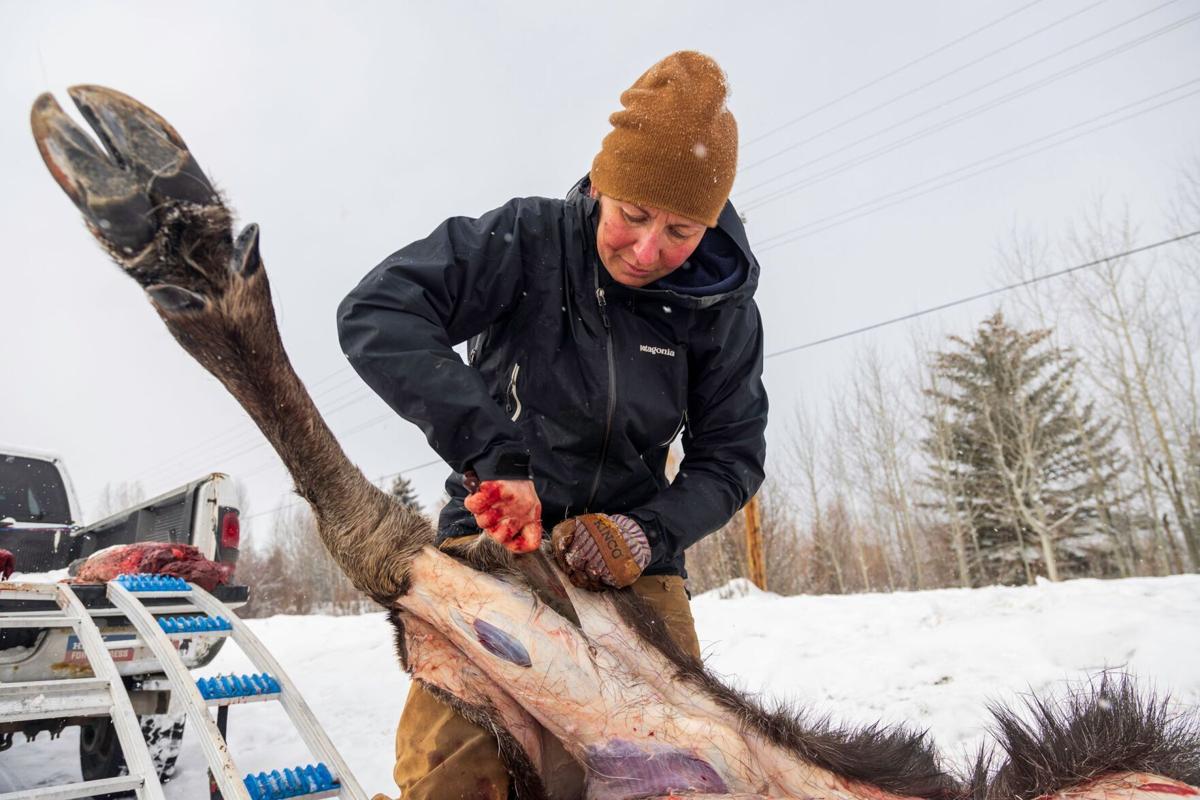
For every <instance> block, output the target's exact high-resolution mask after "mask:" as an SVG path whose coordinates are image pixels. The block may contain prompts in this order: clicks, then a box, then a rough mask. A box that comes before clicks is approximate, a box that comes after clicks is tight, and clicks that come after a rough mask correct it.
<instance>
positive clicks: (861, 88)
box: [742, 0, 1043, 149]
mask: <svg viewBox="0 0 1200 800" xmlns="http://www.w3.org/2000/svg"><path fill="white" fill-rule="evenodd" d="M1041 2H1043V0H1033V2H1032V3H1026V4H1025V5H1023V6H1021V7H1019V8H1017V9H1015V10H1013V11H1010V12H1008V13H1007V14H1004V15H1002V16H1000V17H997V18H996V19H994V20H992V21H991V22H989V23H987V24H986V25H981V26H980V27H978V28H976V29H975V30H973V31H969V32H968V33H964V34H963V35H962V36H959V37H958V38H957V39H954V40H952V41H949V42H947V43H946V44H944V45H942V46H941V47H938V48H935V49H933V50H930V51H929V52H928V53H926V54H925V55H923V56H919V57H917V58H914V59H913V60H912V61H909V62H908V63H907V64H902V65H901V66H899V67H896V68H895V69H893V70H892V71H891V72H888V73H885V74H883V75H880V76H879V77H878V78H873V79H871V80H869V81H867V82H866V83H864V84H862V85H861V86H858V87H857V88H854V89H851V90H850V91H848V92H846V93H845V94H842V95H839V96H837V97H835V98H834V99H832V100H830V101H829V102H827V103H824V104H822V105H819V106H817V107H816V108H813V109H810V110H808V111H806V112H804V113H803V114H801V115H800V116H798V117H794V118H793V119H790V120H788V121H787V122H785V123H783V124H781V125H777V126H775V127H774V128H771V129H770V130H769V131H767V132H766V133H760V134H759V135H758V136H755V137H754V138H753V139H750V140H748V141H746V142H743V143H742V148H743V149H745V148H746V147H749V146H751V145H753V144H757V143H758V142H761V141H762V140H763V139H766V138H767V137H769V136H773V135H774V134H776V133H779V131H782V130H784V129H786V128H790V127H791V126H793V125H795V124H796V123H797V122H803V121H804V120H806V119H808V118H809V117H811V116H812V115H813V114H816V113H817V112H819V111H824V110H825V109H827V108H830V107H832V106H835V105H837V104H838V103H840V102H842V101H843V100H848V99H849V98H851V97H853V96H854V95H856V94H858V93H859V92H862V91H865V90H867V89H870V88H871V87H872V86H875V85H876V84H878V83H881V82H882V81H885V80H887V79H888V78H891V77H893V76H894V75H899V74H900V73H901V72H903V71H904V70H906V69H908V68H909V67H915V66H916V65H917V64H920V63H921V62H922V61H927V60H929V59H930V58H932V57H933V56H936V55H937V54H939V53H942V52H945V51H946V50H948V49H950V48H951V47H953V46H954V45H956V44H960V43H962V42H965V41H966V40H967V39H970V38H971V37H972V36H974V35H976V34H978V33H983V32H984V31H986V30H988V29H989V28H992V27H995V26H996V25H999V24H1000V23H1001V22H1004V21H1005V20H1007V19H1010V18H1012V17H1015V16H1016V15H1017V14H1020V13H1021V12H1022V11H1026V10H1027V9H1030V8H1033V7H1034V6H1036V5H1038V4H1039V3H1041Z"/></svg>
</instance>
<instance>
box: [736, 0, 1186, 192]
mask: <svg viewBox="0 0 1200 800" xmlns="http://www.w3.org/2000/svg"><path fill="white" fill-rule="evenodd" d="M1107 1H1108V0H1098V1H1097V2H1094V3H1092V4H1091V5H1088V6H1084V7H1083V8H1081V9H1079V10H1078V11H1072V12H1071V13H1070V14H1067V15H1066V16H1063V17H1059V18H1058V19H1056V20H1054V21H1053V22H1051V23H1049V24H1046V25H1043V26H1042V27H1040V28H1038V29H1037V30H1035V31H1033V32H1032V33H1027V34H1025V35H1024V36H1020V37H1018V38H1016V39H1014V40H1012V41H1011V42H1009V43H1008V44H1005V45H1002V46H1001V47H998V48H996V49H995V50H991V51H989V52H987V53H984V54H983V55H981V56H979V57H978V58H975V59H972V60H971V61H968V62H967V63H965V64H961V65H959V66H957V67H955V68H954V69H951V70H949V71H947V72H943V73H942V74H941V75H938V76H937V77H936V78H932V79H930V80H928V81H926V82H925V83H922V84H920V85H919V86H916V87H914V88H912V89H909V90H908V91H906V92H903V93H901V94H898V95H896V96H894V97H892V98H890V99H888V100H884V101H883V102H881V103H877V104H876V105H873V106H871V107H870V108H868V109H867V110H866V111H862V112H860V113H858V114H855V115H854V116H852V117H848V118H847V119H844V120H842V121H841V122H838V123H836V124H834V125H832V126H830V127H828V128H825V129H824V130H822V131H820V132H818V133H814V134H813V135H812V136H809V137H808V138H806V139H802V140H800V141H799V142H794V143H793V144H790V145H787V146H786V147H784V148H783V149H782V150H778V151H776V152H774V153H772V154H771V155H768V156H763V157H762V158H759V159H758V160H757V161H753V162H751V163H749V164H746V165H744V166H743V167H742V168H741V169H742V171H743V172H745V171H747V170H751V169H754V168H755V167H757V166H759V165H761V164H765V163H766V162H768V161H771V160H772V159H774V158H776V157H778V156H781V155H783V154H784V153H787V152H789V151H791V150H794V149H795V148H797V147H800V146H801V145H804V144H808V143H809V142H811V141H813V140H814V139H819V138H820V137H822V136H824V135H825V134H827V133H832V132H833V131H836V130H838V129H839V128H842V127H845V126H846V125H849V124H850V123H852V122H857V121H858V120H860V119H862V118H863V117H867V116H870V115H871V114H874V113H875V112H876V111H880V110H882V109H884V108H887V107H888V106H890V105H892V104H894V103H898V102H900V101H901V100H903V99H905V98H907V97H911V96H912V95H914V94H916V93H917V92H920V91H923V90H924V89H928V88H929V87H930V86H933V85H935V84H938V83H941V82H942V81H944V80H946V79H947V78H951V77H953V76H955V75H958V74H959V73H961V72H964V71H966V70H968V69H970V68H971V67H974V66H976V65H977V64H981V63H983V62H984V61H987V60H988V59H989V58H993V57H994V56H997V55H999V54H1000V53H1003V52H1005V51H1006V50H1011V49H1012V48H1014V47H1016V46H1017V45H1019V44H1023V43H1025V42H1027V41H1029V40H1030V39H1032V38H1034V37H1036V36H1040V35H1041V34H1043V33H1045V32H1046V31H1048V30H1051V29H1053V28H1056V27H1058V26H1059V25H1062V24H1063V23H1064V22H1068V21H1069V20H1072V19H1074V18H1075V17H1078V16H1080V15H1082V14H1085V13H1087V12H1088V11H1091V10H1092V9H1093V8H1096V7H1097V6H1100V5H1103V4H1104V3H1106V2H1107ZM1177 1H1178V0H1169V2H1177ZM1161 7H1162V6H1159V7H1158V8H1161ZM1154 10H1157V9H1151V11H1154ZM1146 13H1151V12H1146Z"/></svg>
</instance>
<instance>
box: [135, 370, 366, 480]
mask: <svg viewBox="0 0 1200 800" xmlns="http://www.w3.org/2000/svg"><path fill="white" fill-rule="evenodd" d="M348 370H350V367H349V366H345V367H339V368H338V369H336V370H334V371H333V372H330V373H328V374H327V375H325V376H324V377H322V378H320V379H318V380H317V381H316V382H314V383H313V384H312V386H311V387H309V391H316V389H317V387H318V386H321V385H322V384H324V383H326V382H327V381H329V380H330V379H331V378H334V377H337V376H338V375H341V374H343V373H345V372H347V371H348ZM345 383H347V381H345V380H343V381H339V382H338V383H336V384H334V385H333V386H328V387H326V388H325V389H322V390H321V391H319V392H316V393H315V394H314V395H313V397H314V399H315V398H319V397H321V396H322V395H326V394H329V393H331V392H333V391H334V390H335V389H337V388H338V387H340V386H342V385H344V384H345ZM257 434H258V429H257V428H254V427H253V425H252V423H251V422H250V421H249V420H248V419H247V420H242V421H241V422H239V423H238V424H236V425H233V426H231V427H229V428H227V429H226V430H224V431H222V432H220V433H215V434H213V435H212V436H210V437H208V438H207V439H205V440H204V441H203V442H199V443H197V444H195V445H192V446H191V447H187V448H185V449H183V450H180V451H178V452H176V453H174V454H173V455H171V456H170V457H169V458H167V459H166V460H164V461H160V462H159V463H158V464H156V465H154V466H150V467H147V468H146V469H144V470H142V471H141V472H139V473H138V474H137V475H135V476H134V477H133V478H131V480H142V479H146V478H150V477H155V476H158V475H161V474H163V473H165V472H167V471H169V470H172V469H175V466H176V464H179V463H180V462H182V461H184V460H192V459H193V458H194V457H197V456H199V454H200V453H203V452H206V451H209V450H212V449H213V448H217V451H218V452H219V448H221V447H227V446H230V445H234V446H236V445H237V444H241V443H242V441H243V440H244V441H249V439H251V438H253V436H255V435H257Z"/></svg>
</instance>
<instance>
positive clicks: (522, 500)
mask: <svg viewBox="0 0 1200 800" xmlns="http://www.w3.org/2000/svg"><path fill="white" fill-rule="evenodd" d="M726 91H727V90H726V82H725V76H724V74H723V73H722V72H721V69H720V67H718V66H717V64H716V62H714V61H713V60H712V59H711V58H709V57H707V56H705V55H702V54H700V53H696V52H690V51H683V52H678V53H674V54H672V55H670V56H668V57H667V58H665V59H663V60H662V61H660V62H659V63H657V64H655V65H654V66H653V67H651V68H650V69H649V70H648V71H647V72H646V73H645V74H643V75H642V76H641V77H640V78H639V79H638V80H637V81H636V82H635V83H634V84H633V86H632V87H630V88H629V89H628V90H627V91H626V92H625V93H624V94H622V96H621V103H622V106H623V109H622V110H620V111H617V112H616V113H614V114H613V115H612V116H611V117H610V122H611V123H612V125H613V130H612V131H611V132H610V133H609V134H608V135H607V136H606V137H605V139H604V142H603V144H602V145H601V149H600V152H599V154H597V155H596V157H595V159H594V161H593V163H592V169H591V172H590V173H589V175H588V176H587V177H585V178H583V179H582V180H581V181H580V182H579V183H578V184H577V185H576V186H575V188H573V189H572V190H571V192H570V193H569V194H568V196H567V197H566V198H565V199H562V200H556V199H547V198H519V199H515V200H511V201H509V202H508V203H506V204H505V205H504V206H501V207H500V208H498V209H495V210H494V211H491V212H489V213H487V214H484V215H483V216H481V217H479V218H478V219H470V218H465V217H455V218H451V219H449V220H447V221H446V222H444V223H442V225H440V226H439V227H438V228H437V230H435V231H434V232H433V233H432V234H431V235H430V236H429V237H427V238H425V239H423V240H421V241H419V242H415V243H413V244H411V245H409V246H407V247H405V248H403V249H401V250H399V251H397V252H396V253H394V254H393V255H391V256H389V257H388V258H387V259H386V260H385V261H384V262H383V263H382V264H380V265H379V266H378V267H376V268H375V269H374V270H373V271H371V272H370V273H369V274H368V275H367V276H366V278H364V279H363V281H362V282H361V283H360V284H359V286H358V287H357V288H356V289H355V290H354V291H353V292H351V293H350V295H349V296H348V297H347V298H346V300H345V301H344V302H343V303H342V305H341V307H340V308H339V334H340V337H341V343H342V348H343V350H344V351H345V353H346V355H347V357H348V358H349V359H350V362H351V363H352V364H353V365H354V367H355V369H356V370H357V371H358V372H359V374H360V375H361V376H362V377H363V379H364V380H365V381H366V382H367V383H368V384H370V386H371V387H372V388H373V389H374V390H375V391H376V392H378V393H379V395H380V396H381V397H382V398H383V399H384V400H385V401H387V402H388V404H389V405H391V407H392V408H393V409H395V410H396V412H397V413H398V414H400V415H401V416H403V417H404V418H405V419H408V420H410V421H412V422H414V423H416V424H417V425H419V426H420V427H421V429H422V430H423V431H424V432H425V434H426V436H427V438H428V440H429V443H430V446H431V447H433V449H434V450H436V451H437V453H438V454H439V455H440V456H442V458H444V459H445V460H446V462H447V463H448V464H449V465H450V467H451V468H452V469H453V470H454V473H453V474H452V475H451V476H450V478H449V480H448V481H447V483H446V491H447V493H448V494H449V496H450V500H449V502H448V503H447V504H446V506H445V507H444V508H443V510H442V512H441V517H440V519H439V525H438V527H439V537H440V539H441V540H443V541H445V540H448V539H452V538H456V537H461V536H477V535H479V534H480V532H481V531H482V532H483V533H485V534H487V535H489V536H491V537H493V538H495V539H496V540H497V541H499V542H500V543H501V544H503V545H504V546H505V547H507V548H509V549H510V550H512V551H514V552H529V551H531V550H533V549H536V548H537V546H538V545H539V544H540V541H541V536H542V530H543V529H542V524H543V521H545V522H548V523H550V524H554V525H555V528H554V533H553V540H554V549H555V553H556V555H557V557H558V559H559V562H560V564H562V566H563V567H564V569H565V570H566V571H567V572H568V574H569V575H570V577H571V579H572V580H573V581H574V582H575V583H577V584H578V585H580V586H585V587H587V588H592V589H603V588H606V587H617V588H621V587H626V586H630V587H632V589H633V591H635V592H636V593H638V594H639V595H641V596H642V597H644V598H645V599H646V600H647V601H649V602H650V603H651V604H652V605H653V606H654V607H655V608H657V609H658V610H659V611H660V613H661V614H662V616H663V618H664V620H665V622H666V623H667V627H668V630H669V632H670V634H671V635H672V637H673V638H675V639H676V640H677V641H678V642H679V643H680V644H681V645H682V646H683V647H684V648H685V649H687V650H689V651H691V652H692V653H693V654H696V655H699V645H698V643H697V640H696V633H695V628H694V625H693V622H692V616H691V611H690V609H689V607H688V600H687V593H686V591H685V589H684V584H683V581H684V578H685V577H686V572H685V570H684V551H685V549H686V548H687V547H688V546H689V545H691V544H693V543H695V542H696V541H698V540H699V539H701V538H702V537H704V536H706V535H708V534H709V533H711V532H713V531H714V530H716V529H718V528H719V527H721V526H722V525H723V524H725V523H726V522H727V521H728V520H729V519H730V518H731V517H732V516H733V514H734V513H736V512H737V510H738V509H739V508H740V507H741V506H742V505H743V504H744V503H745V502H746V501H747V500H748V499H749V498H750V496H751V495H752V494H753V493H754V492H755V491H756V490H757V488H758V486H759V484H760V483H761V482H762V477H763V459H764V455H765V441H764V438H763V432H764V429H765V427H766V420H767V398H766V394H765V392H764V389H763V385H762V381H761V374H762V323H761V320H760V318H759V314H758V309H757V307H756V306H755V304H754V300H753V293H754V289H755V286H756V285H757V281H758V269H759V268H758V263H757V262H756V261H755V259H754V256H753V255H752V254H751V252H750V248H749V245H748V243H747V240H746V234H745V230H744V229H743V227H742V224H741V221H740V219H739V218H738V216H737V214H736V213H735V212H734V210H733V207H732V206H731V205H730V204H729V202H728V197H729V191H730V188H731V187H732V185H733V179H734V173H735V169H736V162H737V126H736V123H735V121H734V119H733V116H732V114H730V112H729V110H728V109H727V108H726V106H725V96H726ZM463 341H467V342H469V344H468V363H466V364H464V363H463V362H462V361H461V359H459V358H458V356H457V355H456V354H455V353H454V351H453V350H452V347H453V345H455V344H457V343H460V342H463ZM680 433H682V435H683V446H684V451H685V457H684V460H683V462H682V464H681V465H680V470H679V474H678V476H677V477H676V479H675V480H674V481H673V482H668V481H667V478H666V475H665V465H666V458H667V452H668V449H669V447H670V444H671V442H672V441H673V440H674V439H675V438H676V437H677V436H678V435H679V434H680ZM465 476H467V477H468V479H467V483H469V484H470V485H471V488H472V490H473V491H471V492H470V493H469V492H468V489H467V487H466V486H465V485H464V477H465ZM476 482H478V485H477V486H476ZM396 750H397V762H396V768H395V777H396V781H397V783H398V784H399V785H400V787H401V789H402V790H403V796H404V797H405V798H406V800H408V799H411V798H417V799H423V798H436V799H438V800H442V799H444V798H457V797H495V798H498V799H499V800H503V799H504V798H506V797H507V796H508V778H507V775H506V774H505V771H504V768H503V766H502V765H501V764H500V761H499V758H498V757H497V754H496V744H495V741H494V739H492V737H491V734H490V733H489V732H487V731H485V730H483V729H482V728H479V727H477V726H474V725H473V724H471V723H470V722H468V721H467V720H465V719H463V718H461V717H459V716H458V715H457V714H455V713H454V712H453V711H452V710H451V709H450V708H449V707H448V706H446V705H444V704H442V703H441V702H440V701H439V700H438V699H437V698H435V697H434V696H433V695H431V694H429V693H428V692H426V691H425V690H424V689H423V688H421V687H420V686H417V685H415V684H414V686H413V688H412V690H411V692H410V694H409V698H408V701H407V703H406V705H405V708H404V713H403V716H402V717H401V721H400V727H399V730H398V731H397V738H396Z"/></svg>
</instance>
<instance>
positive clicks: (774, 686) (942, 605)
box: [0, 576, 1200, 800]
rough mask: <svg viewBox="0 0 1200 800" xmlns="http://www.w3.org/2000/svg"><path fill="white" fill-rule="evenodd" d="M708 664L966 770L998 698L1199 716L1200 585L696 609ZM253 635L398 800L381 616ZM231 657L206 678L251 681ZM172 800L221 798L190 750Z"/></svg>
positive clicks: (246, 711)
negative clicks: (1053, 699)
mask: <svg viewBox="0 0 1200 800" xmlns="http://www.w3.org/2000/svg"><path fill="white" fill-rule="evenodd" d="M694 610H695V614H696V620H697V627H698V628H699V632H700V639H701V641H702V643H703V645H704V649H705V654H706V656H707V660H708V664H709V666H710V667H711V668H712V669H714V670H715V671H716V672H718V673H720V674H722V675H724V676H726V677H727V678H728V679H730V680H732V681H733V682H735V683H736V684H737V685H739V686H741V687H742V688H744V689H747V690H749V691H754V692H761V693H762V694H763V695H765V696H767V697H770V698H778V699H791V700H797V701H800V702H802V703H804V704H805V705H807V706H809V707H811V708H813V709H815V710H817V711H820V712H828V713H830V714H832V715H833V716H834V718H835V719H841V720H847V721H855V722H868V721H874V720H885V721H888V722H909V723H912V724H914V725H917V726H921V727H927V728H928V729H929V730H930V731H931V733H932V735H933V738H934V739H935V741H936V742H937V744H938V745H939V747H941V748H942V750H943V752H945V753H946V754H947V755H949V756H951V757H954V758H957V757H960V756H962V755H963V754H964V753H966V752H967V751H969V750H971V749H973V748H975V747H976V746H977V745H978V744H979V743H980V742H981V741H983V739H984V727H985V726H986V725H987V722H988V715H987V711H986V705H987V703H988V702H989V701H996V700H999V701H1013V700H1014V699H1016V698H1017V697H1018V696H1019V695H1020V694H1022V693H1024V692H1027V691H1028V690H1030V689H1033V690H1034V691H1037V692H1039V693H1050V694H1056V693H1061V692H1062V691H1063V690H1064V688H1065V687H1066V685H1067V684H1068V682H1071V681H1075V682H1078V681H1081V680H1083V679H1085V678H1086V677H1087V676H1089V675H1093V674H1095V673H1096V672H1098V671H1099V670H1103V669H1105V668H1117V669H1122V670H1125V671H1128V672H1130V673H1132V674H1134V675H1136V676H1138V678H1139V680H1140V682H1141V684H1142V685H1143V686H1145V687H1151V686H1153V687H1154V688H1155V689H1157V690H1158V691H1159V692H1169V693H1170V694H1171V695H1172V696H1173V697H1174V699H1175V701H1176V702H1178V703H1179V704H1180V706H1181V707H1186V706H1190V707H1193V708H1194V707H1197V706H1200V576H1176V577H1170V578H1141V579H1130V580H1122V581H1105V582H1101V581H1091V580H1080V581H1070V582H1066V583H1061V584H1048V583H1047V584H1041V585H1038V586H1034V587H1028V588H1001V587H996V588H986V589H975V590H956V589H950V590H940V591H929V592H908V593H897V594H872V595H853V596H825V597H790V598H784V597H777V596H774V595H769V594H762V593H758V592H751V593H749V594H747V595H746V596H740V597H726V598H722V597H720V596H718V593H709V594H707V595H704V596H701V597H699V598H697V599H696V600H695V602H694ZM250 624H251V626H252V627H253V628H254V630H255V632H256V633H257V634H258V635H259V636H260V637H261V638H262V639H263V641H264V642H265V643H266V645H267V647H268V648H270V650H271V651H272V652H273V653H274V654H275V656H276V657H277V658H278V659H279V660H280V661H281V662H282V664H283V665H284V668H285V669H286V670H287V671H288V673H289V675H290V676H291V677H292V679H293V680H294V681H295V682H296V683H297V684H298V686H299V688H300V690H301V691H302V692H303V693H304V696H305V698H306V699H307V700H308V702H309V704H310V705H311V706H312V707H313V710H314V711H315V713H316V715H317V716H318V717H319V718H320V720H321V722H322V723H323V724H324V726H325V728H326V730H327V731H328V732H329V735H330V736H331V737H332V738H333V741H334V743H335V744H336V745H337V746H338V747H339V748H340V750H341V752H342V753H343V755H344V756H345V757H346V758H347V760H348V761H349V763H350V766H351V769H352V770H353V771H354V773H355V774H356V775H357V777H358V779H359V782H360V783H361V784H362V785H363V788H364V789H365V790H366V791H367V792H368V793H371V792H385V793H388V794H391V795H392V796H394V795H395V788H394V785H393V783H392V780H391V765H392V744H393V742H392V737H393V735H394V730H395V725H396V720H397V719H398V718H399V716H400V709H401V706H402V705H403V703H404V697H405V694H406V693H407V690H408V679H407V677H406V676H405V675H404V674H402V673H401V671H400V669H399V667H398V666H397V665H396V659H395V656H394V653H393V649H392V636H391V628H390V626H389V625H388V623H387V622H386V621H385V619H384V618H383V616H382V615H381V614H371V615H366V616H361V617H323V616H309V617H273V618H271V619H264V620H251V621H250ZM248 670H249V663H248V662H247V661H246V660H245V659H244V658H243V657H242V656H241V654H240V653H238V652H236V650H235V648H233V647H232V646H230V647H227V648H225V650H224V651H223V652H222V653H221V655H220V656H219V657H218V658H217V659H216V661H215V662H214V663H213V664H212V665H211V667H210V668H209V669H208V670H207V671H206V672H207V674H217V673H223V672H237V673H241V672H244V671H248ZM229 738H230V746H231V748H232V751H233V753H234V756H235V758H236V760H237V762H238V765H239V767H240V768H242V769H243V770H245V771H247V772H250V771H255V772H257V771H258V770H261V769H265V770H271V769H275V768H281V767H284V766H288V765H295V764H302V763H308V762H309V760H310V758H309V756H308V754H307V752H306V751H305V749H304V746H303V745H302V744H301V743H300V741H299V738H298V737H297V736H296V735H295V734H294V733H293V731H292V730H291V729H290V726H289V725H288V723H287V720H286V717H285V716H284V715H283V713H282V712H281V711H279V710H278V709H277V708H275V707H273V706H272V705H269V704H262V705H257V704H256V705H253V706H246V707H236V706H235V707H234V708H233V709H232V710H231V713H230V737H229ZM77 741H78V739H77V729H72V730H69V731H67V732H65V733H64V734H63V735H62V737H60V738H59V739H57V740H55V741H49V740H48V738H47V736H46V735H45V734H43V735H42V736H41V737H40V738H39V739H38V740H37V741H35V742H32V743H25V742H24V741H19V742H18V743H17V744H16V745H14V747H13V748H12V749H11V750H8V751H6V752H0V792H5V791H12V790H16V789H21V788H27V787H31V786H38V785H45V784H53V783H62V782H67V781H71V780H78V779H79V771H78V769H79V768H78V764H77V760H76V757H75V754H76V748H77ZM167 794H168V797H171V798H178V799H179V800H182V799H183V798H188V799H189V800H191V799H192V798H207V785H206V779H205V770H204V767H203V760H202V757H201V755H200V749H199V745H198V743H197V741H196V740H195V739H194V738H193V737H191V736H190V735H189V736H187V737H185V744H184V752H183V755H182V756H181V758H180V768H179V771H178V773H177V775H176V778H175V780H173V781H172V782H171V783H170V784H169V785H168V787H167Z"/></svg>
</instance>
